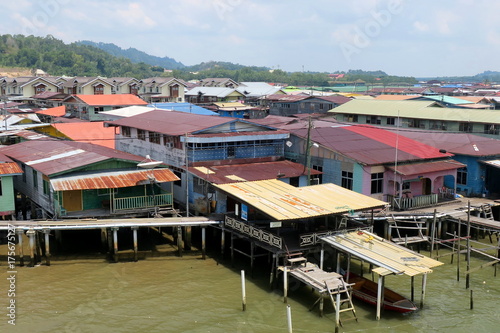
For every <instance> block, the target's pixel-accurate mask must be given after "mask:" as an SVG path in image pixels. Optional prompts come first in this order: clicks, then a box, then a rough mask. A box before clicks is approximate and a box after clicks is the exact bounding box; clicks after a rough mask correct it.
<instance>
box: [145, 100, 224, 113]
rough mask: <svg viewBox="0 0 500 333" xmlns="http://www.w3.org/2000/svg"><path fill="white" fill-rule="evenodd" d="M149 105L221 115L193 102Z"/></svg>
mask: <svg viewBox="0 0 500 333" xmlns="http://www.w3.org/2000/svg"><path fill="white" fill-rule="evenodd" d="M148 106H150V107H154V108H157V109H166V110H174V111H180V112H187V113H193V114H198V115H205V116H218V115H219V114H218V113H216V112H213V111H210V110H207V109H205V108H202V107H201V106H198V105H195V104H191V103H154V104H149V105H148Z"/></svg>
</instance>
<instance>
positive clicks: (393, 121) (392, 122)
mask: <svg viewBox="0 0 500 333" xmlns="http://www.w3.org/2000/svg"><path fill="white" fill-rule="evenodd" d="M386 124H387V125H396V118H394V117H387V119H386Z"/></svg>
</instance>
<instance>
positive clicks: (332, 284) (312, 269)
mask: <svg viewBox="0 0 500 333" xmlns="http://www.w3.org/2000/svg"><path fill="white" fill-rule="evenodd" d="M289 274H290V275H291V276H293V277H294V278H296V279H297V280H299V281H301V282H303V283H305V284H307V285H308V286H311V287H312V288H314V289H315V290H317V291H318V292H319V293H325V292H332V291H333V290H337V289H339V292H345V290H344V289H345V288H344V287H343V283H342V280H343V277H342V275H340V274H338V273H335V272H325V271H324V270H322V269H321V268H319V267H318V266H316V265H314V264H312V263H306V265H305V266H300V267H296V268H292V269H291V270H290V271H289ZM326 284H327V285H328V287H329V288H330V290H327V288H326Z"/></svg>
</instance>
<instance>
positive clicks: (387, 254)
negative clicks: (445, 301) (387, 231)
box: [320, 230, 443, 276]
mask: <svg viewBox="0 0 500 333" xmlns="http://www.w3.org/2000/svg"><path fill="white" fill-rule="evenodd" d="M320 239H321V241H323V242H325V243H327V244H329V245H331V246H332V247H334V248H336V249H338V250H340V251H343V252H347V253H349V254H351V255H353V256H355V257H357V258H359V259H362V260H364V261H367V262H369V263H371V264H373V265H375V266H378V267H377V268H375V269H373V271H374V272H375V273H377V274H379V275H382V276H385V275H390V274H405V275H408V276H415V275H419V274H427V273H431V272H432V269H431V268H434V267H437V266H440V265H443V263H442V262H439V261H437V260H434V259H431V258H429V257H426V256H424V255H422V254H420V253H417V252H415V251H412V250H409V249H407V248H405V247H403V246H400V245H397V244H395V243H393V242H391V241H388V240H386V239H383V238H381V237H379V236H377V235H375V234H373V233H370V232H367V231H361V230H360V231H353V232H349V233H343V234H337V235H331V236H326V237H322V238H320Z"/></svg>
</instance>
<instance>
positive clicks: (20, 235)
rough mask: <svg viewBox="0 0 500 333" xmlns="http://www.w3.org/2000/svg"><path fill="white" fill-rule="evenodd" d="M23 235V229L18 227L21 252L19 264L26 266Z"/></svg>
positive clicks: (19, 251) (18, 242)
mask: <svg viewBox="0 0 500 333" xmlns="http://www.w3.org/2000/svg"><path fill="white" fill-rule="evenodd" d="M23 235H24V231H23V230H22V229H17V248H18V254H19V266H21V267H22V266H24V250H23Z"/></svg>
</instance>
